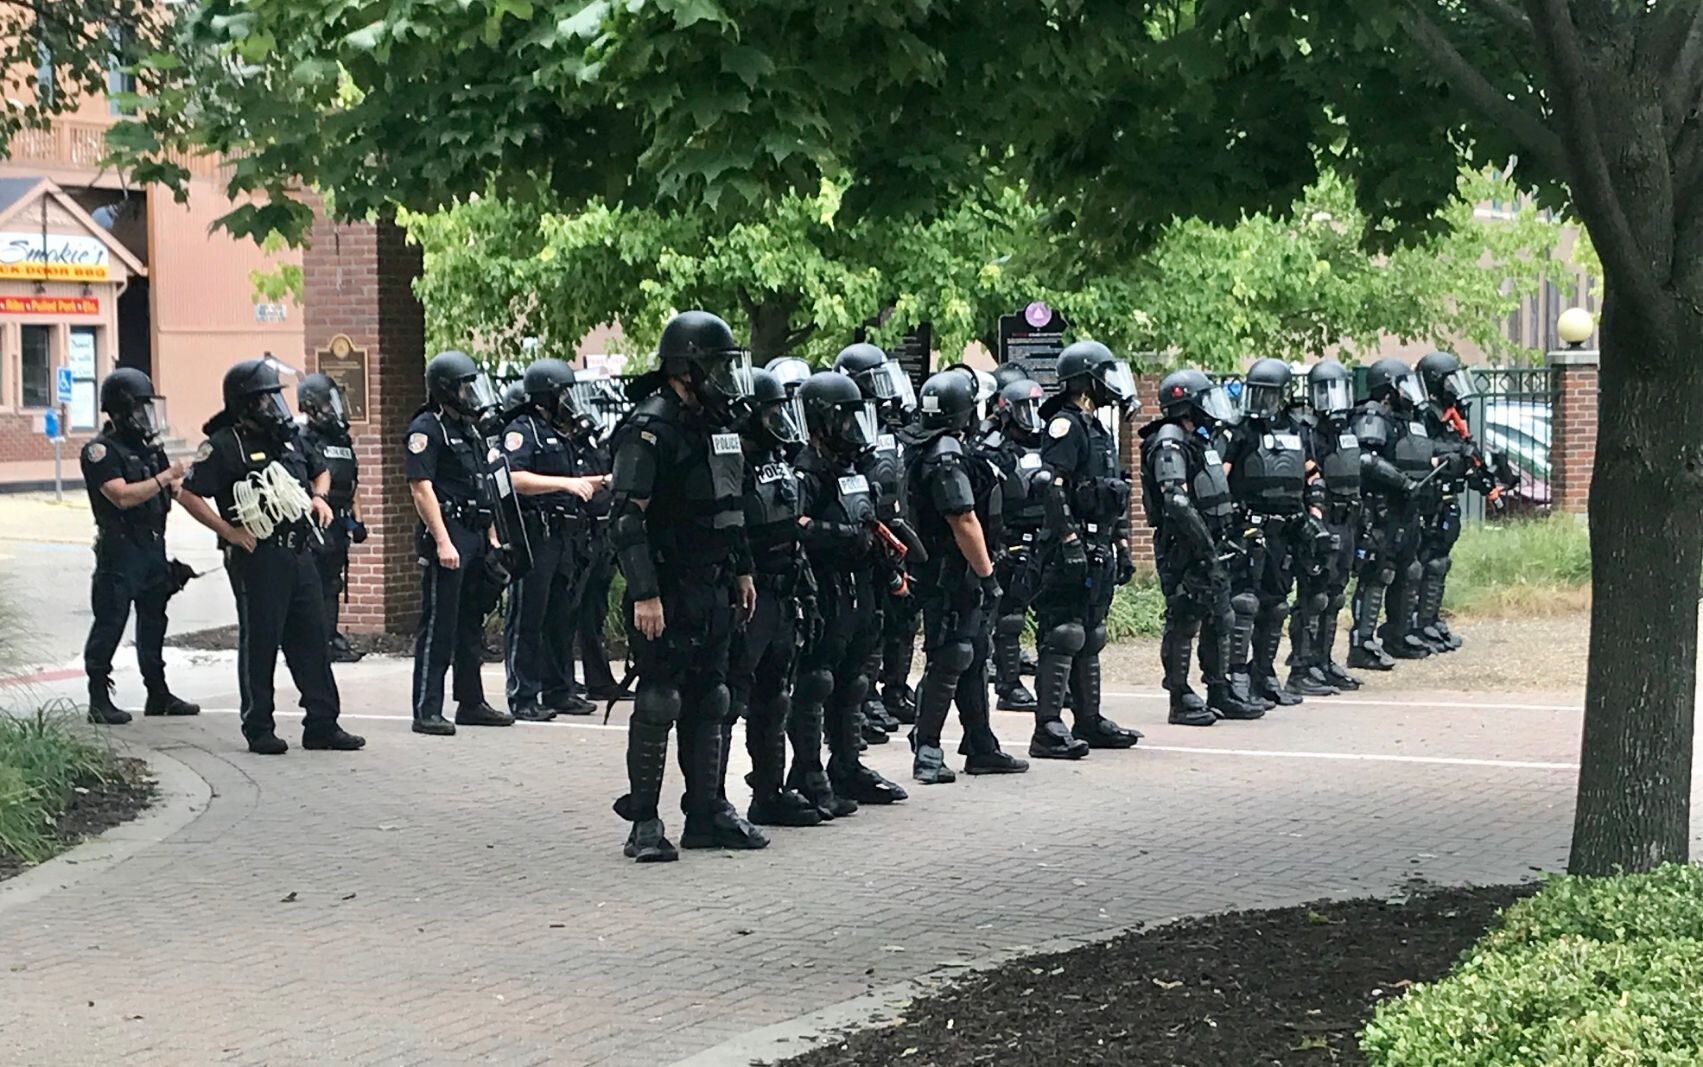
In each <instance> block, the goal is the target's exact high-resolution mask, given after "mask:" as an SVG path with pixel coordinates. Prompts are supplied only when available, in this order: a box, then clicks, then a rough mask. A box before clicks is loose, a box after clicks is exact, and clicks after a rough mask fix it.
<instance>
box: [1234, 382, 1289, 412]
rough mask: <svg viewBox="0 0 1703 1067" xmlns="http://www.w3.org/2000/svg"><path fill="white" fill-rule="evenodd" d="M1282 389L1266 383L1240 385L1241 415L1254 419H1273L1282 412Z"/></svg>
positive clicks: (1283, 398) (1244, 383)
mask: <svg viewBox="0 0 1703 1067" xmlns="http://www.w3.org/2000/svg"><path fill="white" fill-rule="evenodd" d="M1283 394H1284V388H1283V386H1281V385H1273V384H1270V383H1267V382H1243V383H1242V414H1244V415H1246V416H1248V417H1249V418H1255V419H1275V418H1276V417H1277V416H1278V415H1279V414H1281V413H1282V411H1283V402H1284V400H1285V399H1286V398H1285V397H1284V395H1283Z"/></svg>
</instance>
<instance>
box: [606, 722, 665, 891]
mask: <svg viewBox="0 0 1703 1067" xmlns="http://www.w3.org/2000/svg"><path fill="white" fill-rule="evenodd" d="M668 732H669V727H668V724H667V723H654V722H642V721H635V722H633V723H631V724H630V725H629V726H628V728H627V784H628V787H629V788H630V789H631V792H629V793H628V794H627V795H626V796H623V797H622V798H621V799H619V800H617V801H616V802H615V814H617V815H619V816H620V817H621V818H623V819H626V820H627V821H628V822H630V823H632V824H633V828H632V830H631V831H630V832H629V833H628V834H627V842H626V844H625V845H624V846H622V849H621V851H622V853H623V854H624V855H625V856H626V857H627V858H628V859H631V860H634V861H636V862H638V863H671V862H673V861H674V860H677V859H679V858H680V853H679V852H678V851H677V850H676V849H675V848H674V842H672V841H670V840H668V834H667V831H666V830H665V829H664V827H663V825H662V818H661V816H660V815H659V814H658V813H657V800H658V799H659V798H660V797H661V796H662V775H663V772H664V771H665V770H666V769H667V767H668Z"/></svg>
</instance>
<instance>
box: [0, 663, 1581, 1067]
mask: <svg viewBox="0 0 1703 1067" xmlns="http://www.w3.org/2000/svg"><path fill="white" fill-rule="evenodd" d="M202 659H203V666H200V667H198V668H184V669H183V670H182V671H180V672H179V675H180V676H183V677H186V678H189V679H193V681H192V682H190V683H189V684H186V686H185V689H186V690H187V691H190V692H193V693H195V695H197V696H199V697H202V698H203V699H205V700H206V701H207V702H208V703H209V704H210V705H211V706H222V707H227V708H229V707H234V705H235V700H234V694H232V693H231V692H230V689H231V672H230V669H229V666H228V663H226V662H225V661H224V660H223V659H221V658H219V657H203V658H202ZM406 670H407V665H406V664H402V663H397V662H394V661H372V662H369V663H364V664H361V665H359V666H357V667H353V668H347V669H346V668H339V671H340V674H339V677H340V679H341V681H342V685H343V689H344V694H345V707H346V708H348V709H349V710H350V711H351V712H358V713H363V714H368V715H377V716H390V715H395V716H403V715H405V714H406V712H405V710H404V709H402V708H400V707H399V706H397V705H396V702H395V700H394V699H392V698H393V696H394V693H396V692H405V691H406V689H405V684H406V683H405V681H403V679H405V677H406ZM281 673H282V672H281ZM399 684H400V685H401V686H402V688H398V686H399ZM73 688H74V686H73ZM494 691H496V690H495V689H493V692H494ZM281 696H282V695H281ZM1400 700H1401V701H1413V702H1412V703H1406V704H1401V703H1392V704H1390V705H1387V706H1386V705H1385V704H1383V703H1379V702H1378V701H1379V698H1378V697H1377V695H1376V694H1375V693H1372V694H1367V695H1366V701H1365V702H1363V703H1360V704H1353V705H1350V704H1346V703H1338V704H1335V705H1332V704H1331V703H1330V702H1326V701H1319V702H1310V703H1309V704H1308V705H1306V706H1304V707H1302V708H1300V709H1294V710H1291V711H1287V712H1284V713H1280V714H1274V715H1273V716H1271V717H1270V718H1269V719H1268V720H1267V721H1265V722H1262V723H1255V724H1220V725H1219V726H1218V727H1216V728H1214V729H1212V730H1206V731H1187V730H1183V729H1180V728H1172V727H1167V726H1166V725H1165V724H1164V723H1163V704H1162V703H1161V702H1160V701H1159V700H1156V699H1152V697H1151V695H1140V696H1122V697H1117V698H1114V701H1113V703H1115V704H1116V705H1117V707H1116V713H1117V714H1118V715H1119V717H1120V718H1122V719H1124V720H1125V721H1126V722H1128V723H1130V724H1133V725H1137V726H1139V727H1140V728H1141V729H1143V730H1144V731H1146V733H1147V734H1148V742H1147V743H1146V744H1144V749H1146V750H1143V749H1138V750H1136V751H1134V752H1130V753H1123V754H1112V753H1107V754H1096V755H1095V756H1094V757H1093V758H1091V759H1089V760H1087V761H1085V762H1083V763H1080V764H1071V765H1044V766H1040V767H1037V768H1036V769H1035V770H1034V771H1032V772H1031V773H1030V774H1028V775H1026V776H1024V777H1021V778H1011V779H996V780H968V779H960V781H959V782H958V783H957V784H956V785H953V786H948V787H938V788H933V789H926V790H925V789H922V788H921V787H919V788H918V789H917V790H916V791H915V792H914V794H913V799H912V800H911V801H910V802H909V803H908V804H906V805H902V806H899V807H897V808H894V809H890V810H876V811H866V812H865V813H862V814H859V815H858V816H856V817H854V818H852V819H848V820H843V821H841V822H838V823H836V824H834V825H832V826H827V827H823V828H819V829H814V830H792V831H777V833H776V837H777V840H776V842H775V844H774V845H773V846H771V847H770V848H769V849H768V850H766V851H764V852H760V853H754V854H743V855H732V854H714V853H688V854H686V855H685V856H684V857H683V859H682V861H681V862H680V863H677V864H673V865H664V866H653V867H639V866H636V865H634V864H632V863H630V862H628V861H626V860H624V859H623V858H622V857H621V856H620V852H619V844H620V841H621V838H622V836H623V829H624V828H623V824H621V823H619V822H618V821H617V820H616V819H615V818H614V816H613V815H612V814H610V812H609V807H608V805H609V802H610V800H611V799H612V798H613V797H614V796H615V795H616V794H617V793H618V792H619V791H620V788H621V773H620V767H621V762H620V752H621V750H622V744H623V738H624V735H623V733H622V732H621V731H620V729H619V728H615V729H597V728H595V724H592V723H586V722H584V721H576V723H575V725H555V724H552V725H547V726H529V727H520V728H516V729H513V730H507V731H484V732H474V731H466V732H464V733H463V734H462V735H461V736H459V737H457V738H455V739H449V740H444V739H428V738H417V737H414V736H413V735H411V734H409V733H407V730H406V721H405V719H403V718H400V717H398V718H390V719H384V720H379V719H368V720H362V721H356V722H352V723H351V725H352V726H353V727H354V728H356V729H357V730H360V731H362V732H365V733H366V734H367V735H368V737H369V740H370V744H369V747H368V750H367V751H366V752H364V753H361V754H359V755H355V756H343V755H339V754H327V753H306V752H300V751H294V752H292V753H291V754H290V755H289V756H288V757H286V758H283V759H273V760H263V759H259V758H256V757H251V756H249V755H247V754H246V753H244V752H241V751H240V750H239V747H238V744H237V729H236V722H235V719H234V717H233V716H230V715H218V714H210V715H206V716H203V717H202V718H201V719H200V720H197V721H185V722H170V723H165V722H160V721H158V720H149V721H146V722H141V723H139V724H138V725H137V726H135V727H132V728H129V729H127V730H126V731H123V732H121V733H120V734H119V736H122V737H124V738H126V739H129V740H131V741H133V742H137V743H145V744H147V745H149V746H152V747H156V748H158V750H159V751H161V752H163V753H164V754H166V755H168V756H170V757H172V758H175V759H178V760H180V761H182V762H183V763H185V764H187V765H188V766H189V767H190V768H192V769H193V770H194V771H195V773H196V774H198V775H200V776H201V777H202V778H204V779H205V780H206V781H207V782H208V783H209V784H210V785H211V787H212V789H213V793H214V796H213V799H212V801H211V803H210V805H209V806H208V809H207V810H206V812H205V813H204V814H202V815H201V816H200V817H199V818H197V819H195V821H193V822H192V823H190V824H189V825H188V826H186V827H184V828H183V829H182V830H181V831H179V832H178V833H176V834H175V835H173V836H171V837H169V838H168V839H167V840H165V841H163V842H161V843H160V844H158V845H155V846H153V847H152V848H149V849H146V850H144V851H142V852H140V853H138V854H136V855H134V856H132V857H131V858H129V859H127V860H125V861H124V862H122V863H120V864H118V865H117V866H115V867H112V868H110V869H107V870H104V871H102V872H100V873H98V874H95V875H93V876H91V877H89V878H86V879H84V880H82V881H80V882H78V883H76V884H74V885H71V886H70V887H68V888H66V889H63V890H61V891H59V892H57V893H55V894H53V895H51V896H49V897H46V898H43V899H38V900H35V901H32V902H30V903H27V904H24V905H21V906H18V907H14V908H11V909H9V910H7V911H5V912H4V913H0V1005H5V1009H4V1010H0V1049H4V1050H5V1052H4V1053H3V1054H0V1060H3V1061H4V1062H6V1063H9V1064H10V1063H15V1064H26V1065H35V1064H43V1065H46V1064H53V1065H57V1064H115V1063H124V1064H127V1065H144V1064H169V1065H173V1067H182V1065H186V1064H203V1063H207V1064H211V1063H231V1064H273V1065H279V1064H308V1063H330V1062H335V1063H355V1064H416V1063H417V1064H439V1063H442V1064H453V1063H498V1064H530V1063H540V1064H542V1063H550V1064H609V1065H617V1064H619V1065H627V1064H631V1065H654V1064H665V1063H669V1062H672V1061H674V1060H676V1059H678V1058H682V1057H685V1056H687V1055H689V1054H691V1053H693V1052H695V1051H698V1050H701V1049H704V1048H707V1047H710V1046H713V1045H716V1044H718V1043H720V1042H722V1041H724V1040H726V1039H728V1038H730V1037H733V1036H735V1035H738V1034H740V1033H743V1032H745V1031H749V1030H751V1029H754V1028H758V1027H762V1026H767V1025H771V1024H774V1023H777V1022H780V1021H782V1020H785V1019H788V1018H791V1017H794V1016H797V1015H801V1014H805V1013H808V1012H811V1011H815V1010H817V1009H820V1008H823V1007H825V1006H827V1005H831V1004H834V1003H838V1002H840V1001H843V1000H846V999H849V998H852V997H855V996H858V995H861V994H863V993H865V992H866V991H868V990H870V989H871V988H876V987H880V986H885V985H888V984H890V983H894V982H897V981H900V980H903V979H906V978H910V977H914V976H916V975H919V974H923V973H925V972H929V971H932V970H935V969H937V968H939V967H941V966H943V965H947V964H950V963H953V962H963V961H969V960H974V959H977V958H982V957H986V956H988V955H990V954H994V953H998V952H1003V951H1006V950H1009V949H1011V948H1013V947H1016V946H1021V945H1026V944H1037V943H1040V942H1043V941H1047V940H1049V939H1053V938H1057V937H1061V936H1081V935H1087V934H1091V933H1095V932H1099V931H1104V930H1107V929H1110V928H1116V927H1123V926H1127V925H1129V924H1132V923H1137V922H1143V921H1150V920H1155V919H1160V918H1165V917H1170V916H1174V915H1178V914H1184V913H1189V912H1202V911H1211V910H1217V909H1224V908H1230V907H1238V906H1255V905H1259V906H1264V905H1277V904H1283V903H1293V902H1297V901H1301V900H1305V899H1310V898H1316V897H1320V896H1325V895H1337V896H1342V895H1362V894H1368V893H1371V894H1377V893H1384V892H1388V891H1390V890H1391V889H1392V888H1393V887H1399V886H1401V885H1402V884H1404V883H1405V882H1406V881H1407V880H1408V879H1411V878H1426V879H1431V880H1435V881H1440V882H1489V881H1508V880H1517V879H1520V878H1522V877H1526V876H1528V875H1530V874H1531V873H1532V872H1533V870H1534V869H1538V868H1543V869H1553V868H1555V867H1557V866H1558V865H1560V864H1561V862H1562V860H1563V857H1564V853H1565V848H1566V844H1567V834H1568V824H1569V818H1570V811H1571V803H1572V785H1573V777H1574V775H1573V772H1572V771H1571V770H1570V769H1568V766H1567V765H1568V764H1569V763H1571V762H1572V760H1573V758H1574V755H1575V749H1576V738H1577V736H1578V733H1577V731H1578V714H1577V712H1575V711H1570V710H1555V709H1553V708H1549V707H1545V706H1543V705H1550V704H1556V703H1562V704H1567V703H1572V702H1575V701H1576V695H1571V696H1569V695H1568V694H1561V695H1560V696H1559V697H1557V695H1554V694H1538V695H1527V696H1524V697H1519V696H1507V695H1503V696H1497V697H1493V698H1492V697H1486V698H1484V700H1485V701H1488V702H1490V703H1492V704H1497V705H1507V704H1526V705H1532V706H1530V707H1484V706H1480V705H1477V701H1476V700H1475V699H1474V698H1471V697H1469V698H1466V699H1464V700H1463V698H1462V697H1461V696H1460V695H1458V694H1456V695H1453V696H1451V697H1448V698H1446V700H1447V701H1450V702H1454V703H1456V705H1457V706H1454V707H1447V706H1441V705H1442V704H1443V703H1445V698H1443V697H1441V696H1436V697H1427V696H1425V695H1423V694H1421V695H1417V696H1416V695H1413V694H1402V695H1401V697H1400ZM280 702H281V703H284V702H287V701H284V700H282V699H281V701H280ZM618 713H619V709H618ZM617 721H618V720H617ZM996 726H997V727H998V728H999V730H1000V732H1001V733H1002V735H1003V736H1004V737H1005V738H1006V739H1007V741H1008V744H1010V745H1011V747H1013V748H1018V747H1020V745H1021V739H1022V738H1023V737H1024V736H1025V735H1026V730H1025V728H1024V720H1023V719H1022V717H1020V716H1011V715H1001V716H1000V717H999V721H998V722H997V723H996ZM291 729H292V730H293V727H292V728H291ZM1148 745H1150V746H1151V747H1150V748H1148ZM1298 753H1299V754H1301V755H1297V754H1298ZM1390 756H1397V757H1402V758H1405V759H1406V760H1409V761H1408V762H1401V761H1391V760H1390V759H1388V758H1387V757H1390ZM1327 757H1347V758H1327ZM1367 757H1370V758H1367ZM1452 759H1459V760H1480V761H1484V762H1480V763H1470V762H1462V763H1450V762H1436V761H1438V760H1444V761H1446V760H1452ZM1498 761H1501V762H1498ZM872 762H873V763H874V764H875V765H876V766H878V767H880V768H881V769H882V770H884V771H885V772H886V773H888V774H890V775H893V776H894V777H898V776H899V775H900V774H901V773H902V771H903V768H904V766H905V763H906V760H905V756H904V754H903V752H902V751H901V748H900V746H898V745H888V746H885V747H884V748H879V749H875V750H872ZM740 763H742V757H740V758H739V759H736V761H735V770H734V772H733V773H731V774H730V776H729V777H730V783H732V784H731V785H730V792H733V791H737V792H739V793H740V794H743V789H742V787H739V786H738V784H737V783H738V781H739V773H740V771H741V770H742V769H743V768H742V767H740ZM677 782H678V779H677V777H676V778H672V779H671V782H670V787H669V788H670V793H671V794H672V793H673V791H674V790H675V789H676V788H677ZM738 799H739V800H740V801H742V800H743V796H742V795H741V796H740V797H739V798H738ZM674 822H675V824H676V827H677V822H678V820H675V821H674ZM286 898H288V899H289V902H286Z"/></svg>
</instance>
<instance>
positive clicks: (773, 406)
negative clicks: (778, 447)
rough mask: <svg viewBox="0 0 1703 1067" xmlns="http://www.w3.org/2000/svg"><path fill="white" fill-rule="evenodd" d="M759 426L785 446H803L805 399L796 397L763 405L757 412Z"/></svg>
mask: <svg viewBox="0 0 1703 1067" xmlns="http://www.w3.org/2000/svg"><path fill="white" fill-rule="evenodd" d="M757 424H758V425H759V426H761V427H762V428H763V430H764V431H765V432H766V433H768V435H769V436H770V437H772V438H774V439H775V440H776V441H779V442H780V443H781V444H783V445H797V444H803V443H804V401H803V399H802V398H800V397H798V396H796V395H795V396H790V397H787V398H786V399H785V400H771V401H769V402H767V403H765V404H763V405H762V406H761V407H760V408H759V409H758V411H757Z"/></svg>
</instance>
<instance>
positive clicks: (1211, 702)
mask: <svg viewBox="0 0 1703 1067" xmlns="http://www.w3.org/2000/svg"><path fill="white" fill-rule="evenodd" d="M1208 621H1209V625H1208V626H1207V627H1206V634H1205V637H1204V638H1203V639H1202V641H1201V643H1200V667H1201V674H1202V677H1203V679H1204V680H1205V682H1206V703H1207V707H1208V708H1209V709H1210V710H1211V712H1212V714H1213V715H1214V716H1216V717H1217V718H1220V719H1258V718H1260V717H1261V716H1263V715H1264V714H1265V704H1264V702H1262V701H1255V700H1254V699H1252V698H1251V697H1249V696H1247V695H1245V694H1242V693H1238V692H1237V691H1236V689H1235V687H1234V686H1233V685H1231V683H1230V678H1231V674H1230V665H1231V663H1232V662H1234V659H1233V656H1232V654H1231V650H1232V648H1233V647H1234V642H1235V629H1236V616H1235V614H1234V613H1233V612H1231V611H1224V612H1222V613H1221V614H1220V615H1219V616H1218V617H1217V618H1216V619H1211V620H1208Z"/></svg>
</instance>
